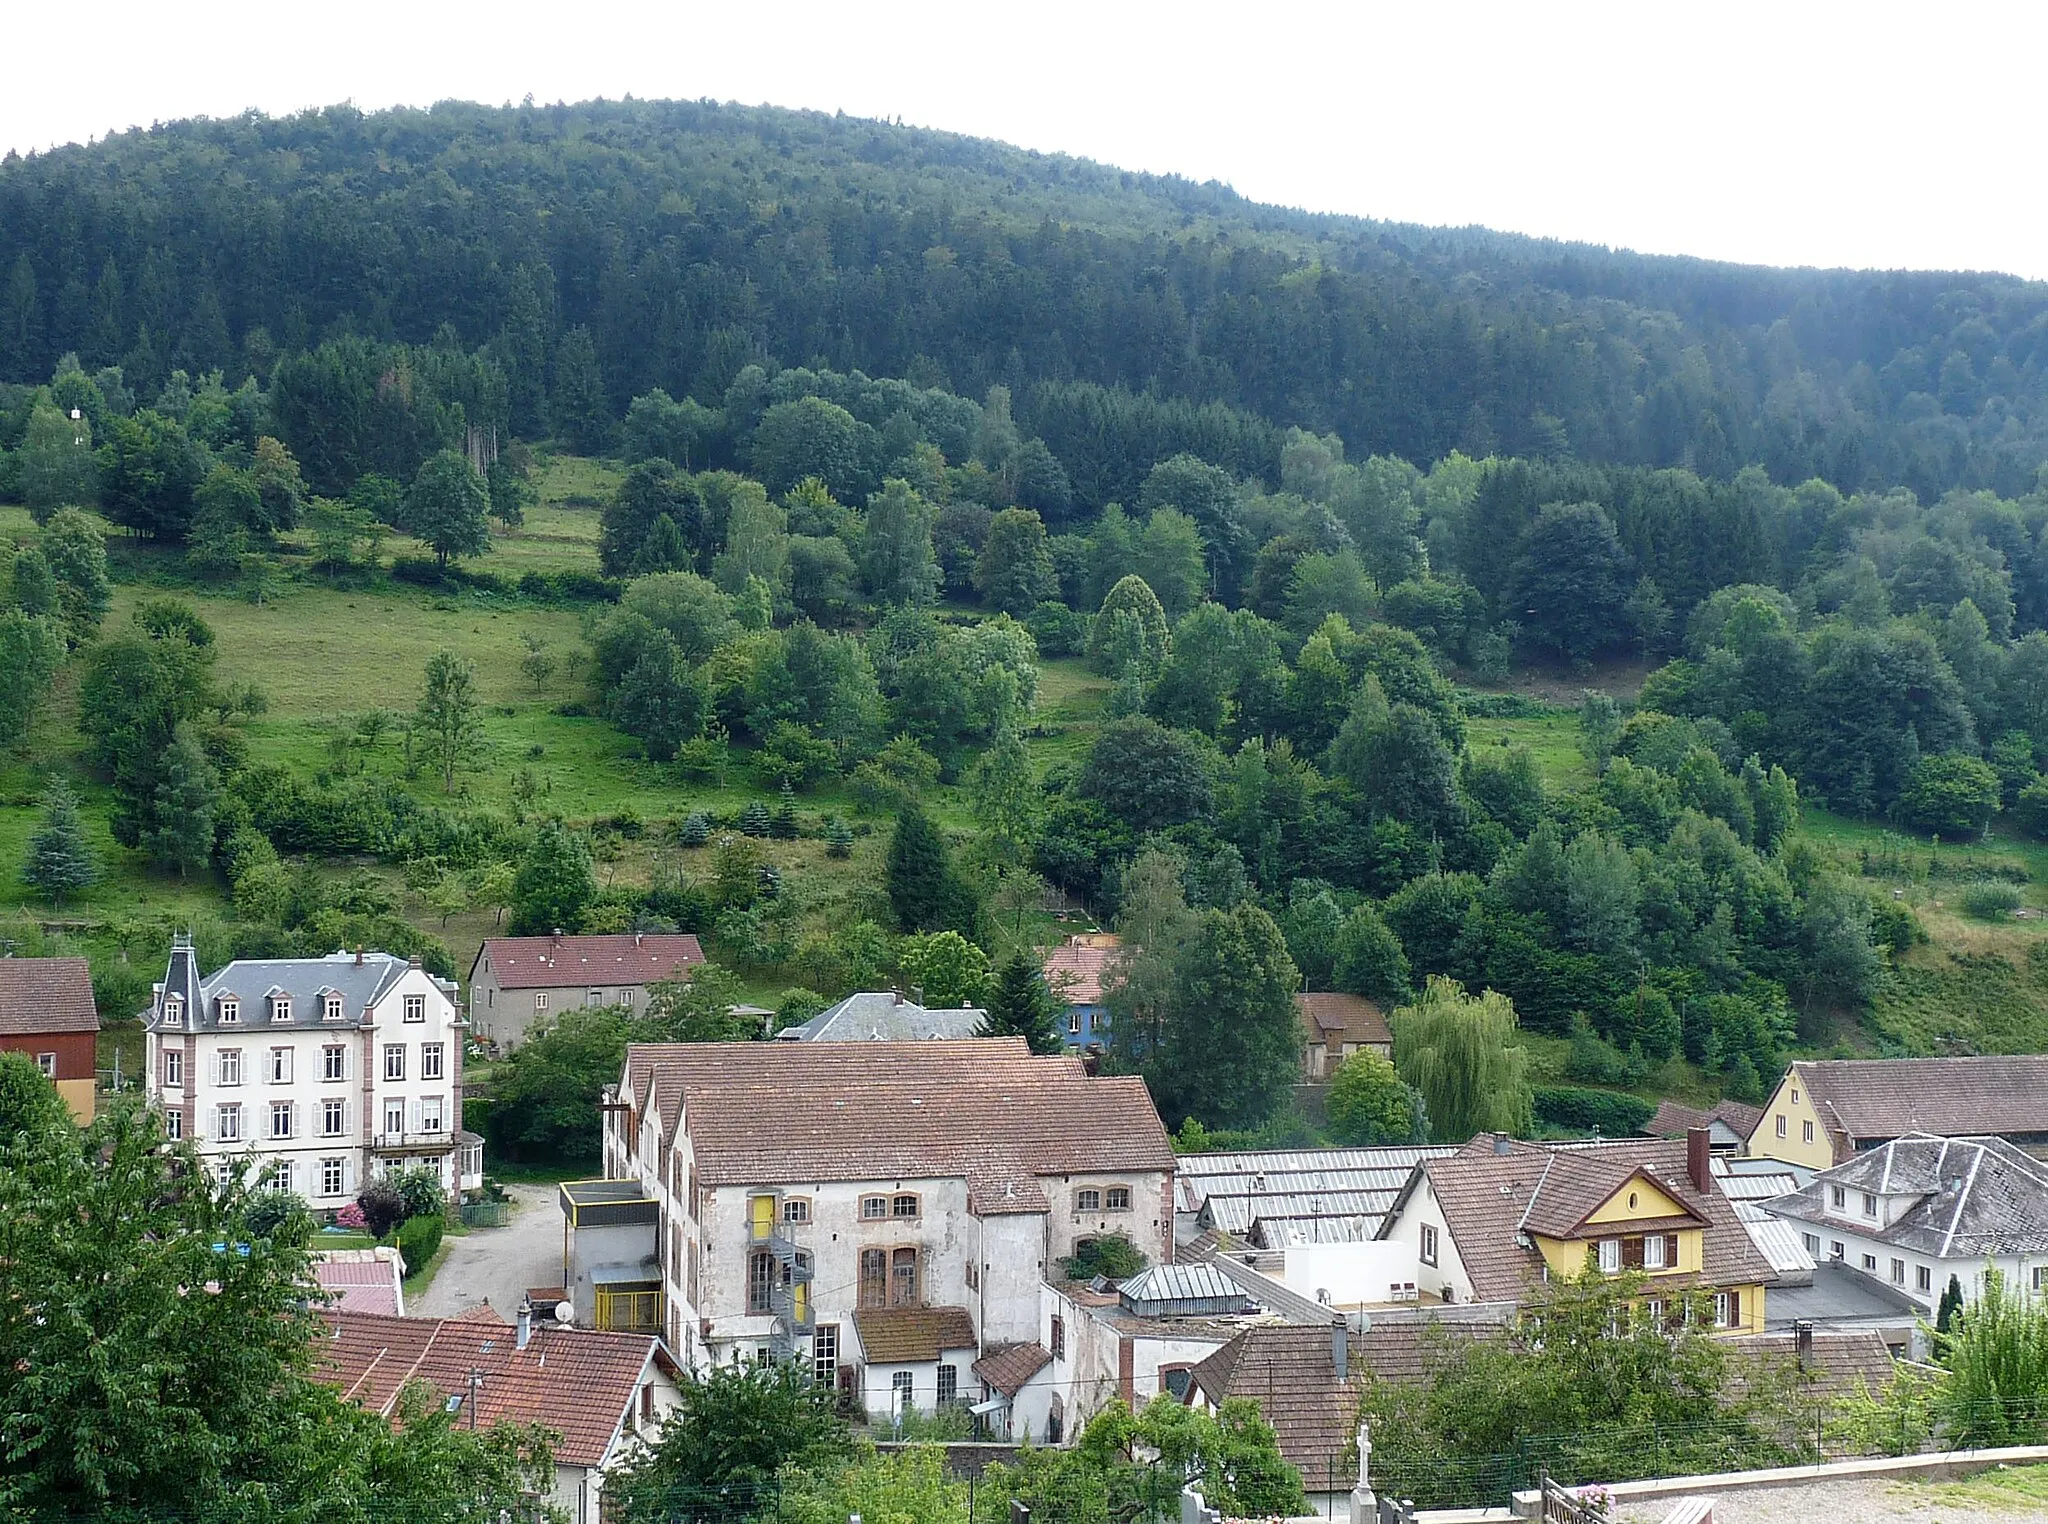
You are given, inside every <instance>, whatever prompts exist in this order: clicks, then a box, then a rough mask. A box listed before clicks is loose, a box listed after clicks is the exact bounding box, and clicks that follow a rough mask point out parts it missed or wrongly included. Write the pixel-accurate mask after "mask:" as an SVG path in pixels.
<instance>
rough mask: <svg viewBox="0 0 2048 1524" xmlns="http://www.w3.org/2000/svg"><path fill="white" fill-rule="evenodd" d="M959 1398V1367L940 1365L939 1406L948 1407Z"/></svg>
mask: <svg viewBox="0 0 2048 1524" xmlns="http://www.w3.org/2000/svg"><path fill="white" fill-rule="evenodd" d="M959 1400H960V1367H959V1366H957V1365H942V1366H940V1367H939V1406H940V1407H942V1408H943V1407H949V1406H951V1405H952V1404H953V1403H955V1402H958V1401H959Z"/></svg>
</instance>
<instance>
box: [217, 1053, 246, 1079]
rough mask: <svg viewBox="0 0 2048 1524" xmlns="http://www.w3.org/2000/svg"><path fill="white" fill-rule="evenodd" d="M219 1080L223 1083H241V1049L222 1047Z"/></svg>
mask: <svg viewBox="0 0 2048 1524" xmlns="http://www.w3.org/2000/svg"><path fill="white" fill-rule="evenodd" d="M220 1082H221V1083H222V1084H223V1085H239V1084H241V1083H242V1050H241V1049H240V1048H223V1049H222V1050H221V1055H220Z"/></svg>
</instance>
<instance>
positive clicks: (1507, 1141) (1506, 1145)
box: [1493, 1132, 1515, 1154]
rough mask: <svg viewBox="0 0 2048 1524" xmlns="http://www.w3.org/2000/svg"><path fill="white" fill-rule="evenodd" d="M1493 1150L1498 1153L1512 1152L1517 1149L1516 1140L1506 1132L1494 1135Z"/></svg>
mask: <svg viewBox="0 0 2048 1524" xmlns="http://www.w3.org/2000/svg"><path fill="white" fill-rule="evenodd" d="M1493 1151H1494V1152H1495V1153H1496V1154H1511V1153H1513V1152H1514V1151H1515V1148H1514V1140H1513V1139H1512V1138H1510V1137H1509V1136H1508V1135H1507V1134H1506V1133H1504V1132H1497V1133H1495V1134H1494V1135H1493Z"/></svg>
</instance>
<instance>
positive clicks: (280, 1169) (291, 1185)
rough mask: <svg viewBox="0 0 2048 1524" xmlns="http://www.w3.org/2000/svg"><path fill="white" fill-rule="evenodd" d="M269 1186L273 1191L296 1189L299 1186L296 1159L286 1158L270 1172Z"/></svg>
mask: <svg viewBox="0 0 2048 1524" xmlns="http://www.w3.org/2000/svg"><path fill="white" fill-rule="evenodd" d="M269 1185H270V1188H271V1189H272V1190H273V1191H296V1190H297V1189H298V1188H299V1166H298V1164H297V1162H296V1161H294V1160H291V1159H286V1160H285V1161H284V1162H283V1163H281V1164H279V1165H278V1166H277V1168H276V1169H274V1170H272V1171H271V1173H270V1180H269Z"/></svg>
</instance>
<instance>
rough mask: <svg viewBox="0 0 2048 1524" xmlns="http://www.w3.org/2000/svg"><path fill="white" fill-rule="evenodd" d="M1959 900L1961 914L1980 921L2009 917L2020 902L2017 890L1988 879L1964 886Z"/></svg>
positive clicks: (2018, 906)
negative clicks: (1961, 908) (1961, 906)
mask: <svg viewBox="0 0 2048 1524" xmlns="http://www.w3.org/2000/svg"><path fill="white" fill-rule="evenodd" d="M1960 898H1961V900H1962V905H1963V914H1965V915H1969V916H1975V917H1976V918H1977V919H1978V920H1980V921H1996V920H1999V919H2001V918H2003V917H2005V916H2009V915H2011V914H2012V913H2013V912H2014V911H2015V910H2017V909H2019V908H2020V904H2021V902H2022V896H2021V894H2020V892H2019V890H2018V889H2016V888H2014V887H2013V886H2012V885H2011V884H2007V883H2001V882H2000V881H1998V880H1997V879H1988V878H1987V879H1984V880H1982V881H1980V882H1978V883H1974V884H1965V885H1964V886H1963V892H1962V894H1961V896H1960Z"/></svg>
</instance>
